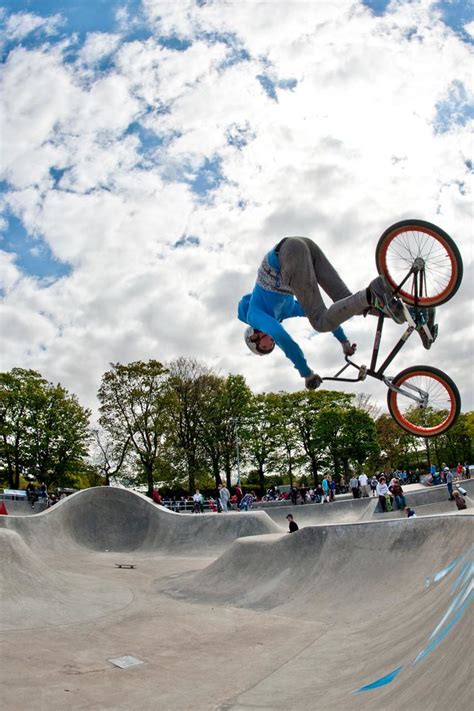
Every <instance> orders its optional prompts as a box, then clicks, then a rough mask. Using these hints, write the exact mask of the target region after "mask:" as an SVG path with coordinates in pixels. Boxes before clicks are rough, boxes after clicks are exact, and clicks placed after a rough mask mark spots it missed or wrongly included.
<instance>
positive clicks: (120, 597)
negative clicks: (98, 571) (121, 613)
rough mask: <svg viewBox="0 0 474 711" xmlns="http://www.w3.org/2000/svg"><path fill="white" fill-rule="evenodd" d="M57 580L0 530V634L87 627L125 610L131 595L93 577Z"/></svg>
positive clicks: (9, 533) (15, 537)
mask: <svg viewBox="0 0 474 711" xmlns="http://www.w3.org/2000/svg"><path fill="white" fill-rule="evenodd" d="M84 567H85V573H86V575H85V576H84V574H82V575H81V574H80V572H79V571H80V568H79V567H78V572H77V574H74V572H72V573H69V574H68V575H64V574H62V573H61V572H60V571H58V570H57V569H56V567H55V566H52V565H51V562H48V563H46V560H45V556H44V555H43V556H41V557H38V556H37V555H34V554H33V552H32V551H31V549H30V548H29V547H28V546H27V545H26V543H25V542H24V541H23V539H22V538H21V537H20V536H19V535H18V533H15V532H14V531H7V530H0V570H1V571H2V574H1V576H0V600H1V605H0V612H1V614H0V631H5V630H21V629H27V628H31V627H40V628H45V627H48V626H49V625H64V624H72V623H78V622H80V623H86V622H89V621H91V620H93V619H95V618H99V617H102V616H103V615H106V614H109V613H111V612H112V611H113V610H116V609H120V608H122V607H125V606H126V605H128V604H129V603H130V601H131V600H132V598H133V594H132V593H131V591H130V590H127V589H125V588H124V587H123V586H121V585H120V586H118V585H114V584H113V583H112V584H110V583H108V584H105V583H104V582H101V581H100V580H98V579H97V578H95V577H93V576H92V575H90V574H89V575H87V572H88V570H87V566H84Z"/></svg>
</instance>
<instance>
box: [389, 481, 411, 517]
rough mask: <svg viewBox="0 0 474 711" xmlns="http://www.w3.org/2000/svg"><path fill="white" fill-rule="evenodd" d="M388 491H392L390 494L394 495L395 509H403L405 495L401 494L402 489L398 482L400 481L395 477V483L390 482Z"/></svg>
mask: <svg viewBox="0 0 474 711" xmlns="http://www.w3.org/2000/svg"><path fill="white" fill-rule="evenodd" d="M389 488H390V491H391V493H392V496H394V497H395V506H396V507H397V509H400V510H401V509H405V508H406V505H407V502H406V500H405V496H404V494H403V489H402V485H401V484H400V481H399V480H398V479H397V480H396V481H395V484H392V485H391V486H390V487H389Z"/></svg>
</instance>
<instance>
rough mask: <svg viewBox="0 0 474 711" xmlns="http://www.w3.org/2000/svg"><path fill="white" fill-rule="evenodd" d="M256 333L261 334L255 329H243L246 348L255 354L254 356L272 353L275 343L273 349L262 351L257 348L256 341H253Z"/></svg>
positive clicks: (249, 327) (250, 327)
mask: <svg viewBox="0 0 474 711" xmlns="http://www.w3.org/2000/svg"><path fill="white" fill-rule="evenodd" d="M257 333H261V332H260V331H258V330H257V329H256V328H252V326H248V327H247V328H246V329H245V333H244V338H245V343H246V344H247V347H248V348H250V350H251V351H252V353H256V355H268V354H269V353H271V352H272V350H273V348H275V342H273V348H271V349H270V350H269V351H262V350H260V348H259V347H258V343H257V340H256V339H255V335H256V334H257Z"/></svg>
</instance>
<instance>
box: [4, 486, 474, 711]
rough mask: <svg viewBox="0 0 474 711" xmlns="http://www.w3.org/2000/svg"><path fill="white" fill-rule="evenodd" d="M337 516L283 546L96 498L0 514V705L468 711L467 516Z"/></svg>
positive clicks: (219, 518) (358, 506) (115, 494)
mask: <svg viewBox="0 0 474 711" xmlns="http://www.w3.org/2000/svg"><path fill="white" fill-rule="evenodd" d="M422 493H424V492H422ZM445 494H446V492H444V495H445ZM436 496H438V495H437V494H436ZM348 503H349V505H348V506H344V505H343V504H342V503H341V504H327V505H326V506H324V507H323V506H318V511H319V510H321V511H323V510H324V511H326V510H327V512H328V513H327V514H326V513H325V514H323V516H327V517H328V520H327V521H326V522H324V523H323V522H322V519H319V522H318V525H316V526H314V525H307V526H306V527H305V526H304V524H303V526H302V528H301V529H300V530H299V531H298V532H297V533H294V534H289V533H286V532H283V531H282V528H281V526H279V525H278V524H277V522H276V521H273V520H272V519H270V518H269V517H268V516H267V514H266V513H264V512H249V513H230V514H206V515H195V516H193V515H183V514H181V515H180V514H175V513H172V512H170V511H168V510H166V509H163V508H161V507H158V506H156V505H155V504H153V503H151V502H150V501H149V500H148V499H146V498H145V497H143V496H140V495H137V494H134V493H132V492H129V491H126V490H121V489H112V488H106V487H98V488H96V489H89V490H86V491H83V492H79V493H77V494H75V495H73V496H71V497H69V498H68V499H65V500H64V501H62V502H61V503H59V504H57V505H55V506H54V507H52V508H51V509H50V510H48V511H46V512H45V513H41V514H37V515H34V516H28V517H21V516H3V517H0V568H1V571H2V575H1V577H0V599H1V606H0V612H1V614H0V643H2V645H3V648H4V649H5V650H6V652H5V654H4V655H3V656H2V672H3V674H4V679H5V680H6V681H7V682H8V683H4V684H3V685H2V708H3V707H4V708H6V709H8V711H38V710H42V709H45V710H46V709H48V711H63V709H65V708H67V709H69V710H70V711H82V710H84V709H101V710H103V711H132V710H133V711H134V710H135V709H140V710H141V711H155V709H157V708H159V709H164V710H166V711H168V710H169V711H175V710H176V711H186V710H189V711H256V710H257V709H259V710H261V711H263V710H265V711H288V709H291V711H308V710H310V709H317V710H318V711H319V709H321V711H340V709H344V710H345V711H366V710H368V711H372V710H373V711H375V710H377V711H381V710H384V711H385V709H388V710H389V711H401V710H402V709H406V708H407V709H414V711H446V709H448V711H465V710H466V709H468V708H471V706H472V704H471V702H472V700H473V697H474V688H473V675H472V661H471V659H472V642H473V638H472V637H473V635H472V617H471V616H470V615H472V610H471V608H470V607H469V605H470V603H471V602H472V597H473V593H472V582H473V573H472V571H473V565H472V534H473V527H472V523H473V515H472V513H470V511H472V509H471V510H468V511H465V512H461V513H456V512H454V511H452V512H450V513H446V514H442V515H436V516H433V515H428V516H419V517H418V518H416V519H406V518H397V517H396V516H390V515H388V516H387V517H383V518H382V519H381V520H377V515H376V514H374V511H373V507H374V506H375V501H374V500H371V499H366V500H365V501H364V500H360V501H356V502H350V501H349V502H348ZM449 503H451V502H449ZM445 504H446V502H445V501H444V500H442V497H441V495H440V499H439V501H438V500H435V501H433V500H431V503H424V504H421V503H420V506H419V507H418V506H417V509H418V508H420V509H421V508H423V507H430V506H431V507H433V506H441V505H443V506H444V505H445ZM288 510H289V509H288V508H286V510H283V512H282V513H283V514H284V515H286V513H287V512H288ZM290 510H291V509H290ZM306 510H307V511H309V512H311V510H312V509H311V508H309V506H302V507H301V516H300V514H299V511H300V509H298V515H297V516H296V515H295V518H296V519H297V520H299V521H300V522H301V521H302V520H303V517H304V514H303V512H304V511H306ZM337 511H341V512H344V514H345V516H346V520H347V519H348V518H350V517H351V516H357V517H358V521H357V522H355V523H354V522H353V523H344V524H341V523H337V522H336V521H335V520H332V518H331V517H332V516H334V515H335V514H336V512H337ZM295 514H296V511H295ZM364 517H365V518H364ZM283 520H284V525H285V528H286V519H283ZM309 521H310V515H309V514H308V523H309ZM124 566H125V567H124ZM19 664H21V665H24V667H25V669H26V671H25V672H24V673H23V672H22V673H21V674H20V673H19V672H18V669H19ZM120 664H125V666H124V667H121V666H120Z"/></svg>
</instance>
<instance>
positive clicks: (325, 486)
mask: <svg viewBox="0 0 474 711" xmlns="http://www.w3.org/2000/svg"><path fill="white" fill-rule="evenodd" d="M321 486H322V487H323V502H324V503H328V502H329V482H328V480H327V477H325V476H323V480H322V482H321Z"/></svg>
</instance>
